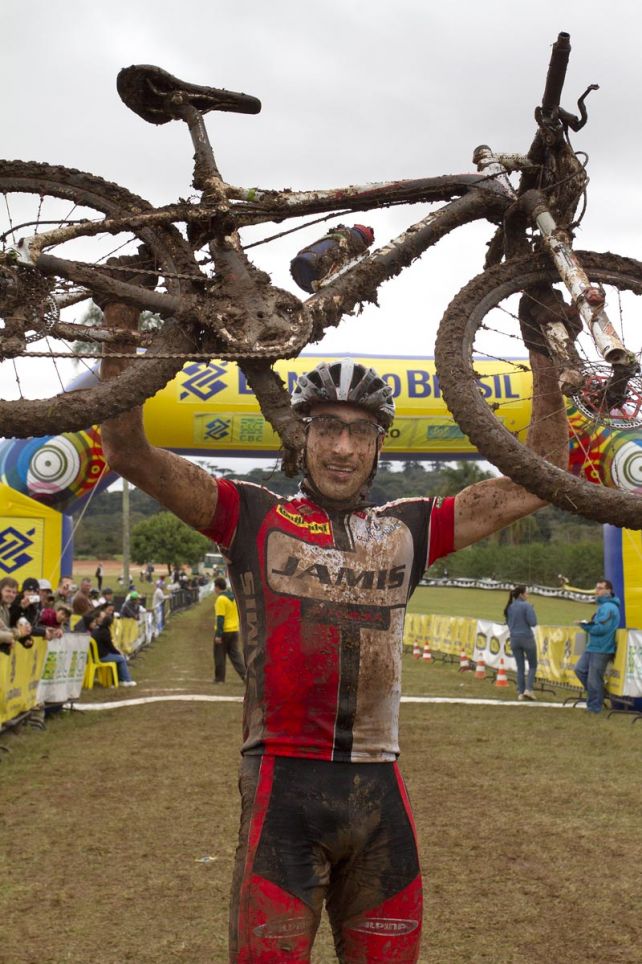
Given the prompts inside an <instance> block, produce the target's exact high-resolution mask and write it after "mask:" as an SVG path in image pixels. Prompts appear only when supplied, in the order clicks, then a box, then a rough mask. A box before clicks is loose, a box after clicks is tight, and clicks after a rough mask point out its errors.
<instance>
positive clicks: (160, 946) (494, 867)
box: [0, 590, 642, 964]
mask: <svg viewBox="0 0 642 964" xmlns="http://www.w3.org/2000/svg"><path fill="white" fill-rule="evenodd" d="M426 591H427V592H431V590H426ZM439 595H440V600H441V601H442V602H443V597H444V591H443V590H439ZM476 595H477V594H475V597H473V596H472V595H457V596H454V595H453V596H452V597H451V598H452V599H453V600H456V604H457V606H460V607H463V609H462V610H461V611H462V612H463V613H464V614H466V615H475V614H478V615H489V614H488V612H485V611H484V612H482V611H480V609H479V607H481V606H482V605H483V604H484V605H485V604H486V603H487V604H488V605H491V606H496V605H497V604H498V603H499V602H500V599H499V598H498V599H497V601H493V600H491V599H489V597H490V596H491V594H490V593H489V594H486V593H483V594H482V595H483V599H477V598H476ZM493 595H494V594H493ZM503 595H504V594H503V593H502V594H497V596H498V597H501V598H502V599H503ZM483 600H486V603H484V602H483ZM542 601H544V600H542ZM546 602H547V603H548V602H550V601H549V600H546ZM422 605H423V601H422ZM431 605H433V604H432V602H431ZM501 605H502V606H503V602H502V603H501ZM564 605H565V606H566V605H569V604H564ZM570 605H577V604H570ZM535 606H536V609H537V610H538V615H539V616H540V621H541V622H544V621H545V620H544V617H543V614H540V613H539V608H540V606H539V600H538V599H537V597H536V598H535ZM436 609H437V606H436V605H433V611H436ZM471 609H472V610H474V611H472V612H471ZM464 610H465V612H464ZM422 611H428V610H422ZM560 612H562V611H560ZM453 614H455V613H453ZM580 615H582V613H580ZM567 618H568V617H567V614H566V611H564V612H563V613H562V615H560V617H559V618H558V619H557V620H556V621H558V622H566V621H567ZM573 618H579V616H574V617H573ZM551 621H552V620H551ZM133 672H134V676H135V678H136V679H137V680H138V683H139V686H138V688H137V689H136V690H132V691H123V690H119V691H106V690H100V689H95V690H94V691H92V692H91V693H90V694H88V696H87V700H89V701H93V702H97V701H105V700H107V701H109V700H112V701H113V700H116V699H117V700H121V699H122V698H123V697H124V698H127V699H130V698H139V697H145V696H162V695H175V696H176V695H180V694H207V695H211V694H212V693H213V692H214V688H213V687H212V686H211V683H210V680H211V675H212V666H211V600H206V601H204V602H203V603H201V604H200V606H198V607H196V608H194V609H193V610H190V611H189V612H186V613H183V614H180V615H178V616H176V617H175V618H174V619H173V621H172V623H171V628H170V630H169V631H168V632H166V633H165V634H163V636H161V637H160V639H158V640H157V641H156V642H155V643H154V645H153V646H152V647H151V648H150V649H148V650H147V651H146V652H145V653H144V654H142V655H141V656H140V657H139V658H137V659H136V660H135V661H134V662H133ZM472 675H473V674H470V673H468V674H460V673H458V672H457V667H456V666H452V665H451V666H448V665H443V664H439V665H424V664H423V663H421V662H416V661H414V660H413V659H412V658H410V657H404V692H405V693H408V694H422V695H433V696H435V695H439V696H468V697H475V696H477V697H479V696H483V697H485V698H494V697H496V696H497V694H500V700H499V702H498V705H493V706H487V705H482V704H480V703H468V704H462V705H459V704H421V705H417V704H405V705H403V706H402V712H401V746H402V757H401V765H402V770H403V772H404V774H405V777H406V780H407V783H408V787H409V792H410V796H411V799H412V801H413V805H414V810H415V817H416V822H417V826H418V833H419V839H420V848H421V854H422V860H423V870H424V875H425V891H426V908H425V932H424V939H423V945H422V954H421V958H420V960H421V961H422V962H435V964H451V962H452V964H460V962H488V964H504V962H547V961H549V960H550V961H554V962H561V964H566V962H568V964H575V962H578V964H579V962H586V961H589V962H595V964H604V962H631V964H633V962H639V961H640V946H641V943H642V931H641V923H640V921H641V918H640V906H641V896H642V893H641V890H642V888H641V886H640V865H641V864H642V832H641V829H640V813H642V783H641V781H640V777H639V773H640V751H641V748H642V724H640V723H637V724H635V725H631V722H630V720H629V719H627V718H626V717H623V716H620V717H613V718H611V719H606V716H605V715H604V714H602V716H601V717H598V718H595V717H592V716H589V715H588V714H586V713H585V712H584V711H583V710H581V709H573V710H571V709H562V708H550V709H549V708H546V707H543V706H541V705H537V704H534V705H524V704H519V705H501V702H502V701H503V702H504V703H505V702H506V701H508V700H511V698H512V696H513V694H514V691H513V690H512V688H511V689H509V690H507V691H506V693H505V691H503V690H497V689H496V688H495V687H493V686H492V684H491V683H490V682H480V681H476V680H474V679H472ZM215 692H216V695H217V696H218V695H224V696H232V697H240V696H241V692H242V686H241V683H240V681H239V680H238V679H237V678H236V676H235V674H234V673H233V671H232V670H231V668H228V681H227V683H226V684H225V685H224V686H221V687H217V688H216V691H215ZM564 695H565V694H564V693H560V694H557V696H556V697H553V699H557V700H560V699H561V698H562V697H563V696H564ZM547 699H548V696H547ZM511 701H512V700H511ZM240 725H241V705H240V702H220V703H219V702H217V703H212V702H208V703H199V702H157V703H147V704H145V705H140V706H138V705H134V706H131V707H125V708H122V709H113V710H107V711H99V712H93V713H89V712H86V713H79V712H74V713H66V714H64V716H62V718H59V719H52V720H50V722H49V724H48V727H47V730H46V731H45V732H41V731H37V730H24V731H22V732H20V733H18V734H17V735H7V736H4V737H2V742H4V743H5V744H6V745H8V746H9V747H10V748H11V750H12V752H11V753H10V754H8V755H2V763H1V765H0V782H1V784H2V806H1V810H0V812H1V830H0V832H1V834H2V841H3V847H2V848H0V861H1V862H0V919H1V920H2V937H1V938H0V961H1V962H2V964H35V962H38V964H63V962H78V964H80V962H87V961H92V962H94V961H95V962H97V964H121V962H136V964H138V962H141V964H168V962H186V964H187V962H190V964H201V962H203V964H205V962H224V961H226V960H227V954H226V940H227V933H226V932H227V899H228V890H229V883H230V875H231V868H232V860H233V853H234V848H235V835H236V828H237V822H238V800H237V792H236V769H237V765H238V747H239V742H240ZM203 858H207V860H203ZM334 960H335V957H334V954H333V951H332V947H331V941H330V938H329V931H328V928H327V926H326V925H324V926H323V927H322V929H321V931H320V934H319V937H318V939H317V944H316V945H315V951H314V955H313V961H315V962H316V964H326V962H327V964H330V962H332V961H334Z"/></svg>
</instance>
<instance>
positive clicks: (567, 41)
mask: <svg viewBox="0 0 642 964" xmlns="http://www.w3.org/2000/svg"><path fill="white" fill-rule="evenodd" d="M570 53H571V35H570V34H568V33H560V34H558V37H557V40H556V41H555V43H554V44H553V50H552V52H551V62H550V64H549V65H548V73H547V74H546V86H545V88H544V95H543V97H542V113H544V114H552V113H553V111H555V110H557V108H558V107H559V105H560V97H561V96H562V87H563V86H564V80H565V78H566V68H567V66H568V58H569V56H570Z"/></svg>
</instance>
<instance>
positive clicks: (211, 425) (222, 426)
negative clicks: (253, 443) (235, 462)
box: [204, 418, 230, 441]
mask: <svg viewBox="0 0 642 964" xmlns="http://www.w3.org/2000/svg"><path fill="white" fill-rule="evenodd" d="M229 434H230V422H229V419H224V418H213V419H212V420H211V422H207V424H206V425H205V432H204V438H206V439H208V438H211V439H214V440H215V441H218V440H219V439H222V438H225V437H226V436H227V435H229Z"/></svg>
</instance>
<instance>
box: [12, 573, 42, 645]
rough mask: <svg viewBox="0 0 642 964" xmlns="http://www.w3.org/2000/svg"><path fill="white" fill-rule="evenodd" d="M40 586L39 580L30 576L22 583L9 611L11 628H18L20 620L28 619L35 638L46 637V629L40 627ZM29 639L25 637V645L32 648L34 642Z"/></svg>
mask: <svg viewBox="0 0 642 964" xmlns="http://www.w3.org/2000/svg"><path fill="white" fill-rule="evenodd" d="M40 609H41V606H40V585H39V583H38V580H37V579H34V578H33V577H31V576H28V577H27V578H26V579H25V580H24V582H23V583H22V589H21V590H20V592H19V593H17V594H16V597H15V599H14V600H13V602H12V604H11V608H10V610H9V616H10V623H11V626H17V625H18V621H19V620H20V619H26V620H27V621H28V622H29V623H30V624H31V634H30V637H33V636H40V637H42V636H45V630H44V627H42V626H40V627H39V625H38V624H39V622H40ZM30 637H29V641H28V637H26V636H25V637H24V642H23V645H25V646H27V645H29V646H31V645H32V641H31V639H30Z"/></svg>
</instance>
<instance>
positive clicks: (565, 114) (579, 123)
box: [559, 84, 600, 131]
mask: <svg viewBox="0 0 642 964" xmlns="http://www.w3.org/2000/svg"><path fill="white" fill-rule="evenodd" d="M599 89H600V85H599V84H589V86H588V87H587V88H586V90H585V91H584V93H583V94H582V96H581V97H580V99H579V100H578V102H577V108H578V110H579V112H580V116H579V117H576V116H575V114H571V113H570V112H569V111H567V110H564V109H563V108H562V107H560V108H559V119H560V120H561V122H562V123H563V124H564V125H565V126H566V127H570V128H571V130H572V131H581V130H582V128H583V127H584V125H585V124H586V122H587V120H588V114H587V112H586V107H585V105H584V101H585V100H586V98H587V97H588V95H589V94H590V93H591V91H592V90H599Z"/></svg>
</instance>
